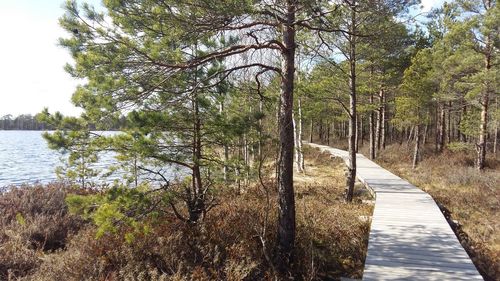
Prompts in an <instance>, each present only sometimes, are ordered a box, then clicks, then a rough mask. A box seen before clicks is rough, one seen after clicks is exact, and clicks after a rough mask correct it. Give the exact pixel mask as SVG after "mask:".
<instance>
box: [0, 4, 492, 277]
mask: <svg viewBox="0 0 500 281" xmlns="http://www.w3.org/2000/svg"><path fill="white" fill-rule="evenodd" d="M418 5H419V1H414V0H408V1H406V0H404V1H401V0H386V1H365V0H342V1H323V0H263V1H249V0H245V1H240V0H218V1H212V0H186V1H170V0H166V1H156V0H104V1H103V7H97V8H94V7H92V6H90V5H88V4H81V3H77V2H76V1H67V2H66V3H65V14H64V15H62V16H61V18H60V25H61V26H62V27H63V28H64V29H65V30H66V31H67V36H66V37H63V38H61V39H60V41H59V44H60V46H62V47H63V48H65V49H67V50H68V52H69V53H70V54H71V56H72V58H73V60H72V61H70V62H68V64H67V65H66V67H65V69H66V71H67V72H68V73H69V74H71V76H73V77H74V78H77V79H81V80H80V81H82V83H81V85H80V86H78V88H77V89H75V92H74V94H73V96H72V102H73V103H74V104H75V105H76V106H78V107H80V108H81V109H82V110H83V113H82V114H81V116H79V117H72V116H63V115H61V114H60V113H51V112H50V111H49V109H46V110H44V111H43V112H41V113H39V114H38V115H37V116H36V120H35V121H34V120H33V118H31V117H29V116H28V117H27V120H28V121H29V122H25V123H23V125H16V126H21V127H22V128H25V127H26V126H28V127H26V128H28V129H29V128H33V129H47V128H51V129H55V132H53V133H45V134H44V137H45V138H46V140H47V142H48V144H49V146H50V147H51V148H52V149H55V150H58V151H61V152H64V153H65V154H63V155H64V157H66V158H67V160H68V166H67V167H66V168H65V169H64V173H65V174H64V173H63V174H64V175H63V176H65V177H64V179H65V180H66V181H65V182H64V183H54V184H51V185H48V186H45V187H42V186H36V187H22V188H17V189H16V188H5V190H4V192H3V193H2V195H1V196H0V215H1V220H0V224H1V225H3V226H4V227H3V229H6V231H3V230H2V231H3V232H4V233H2V232H0V245H6V246H5V247H0V279H2V280H3V279H6V280H17V278H26V280H288V279H290V280H292V279H293V280H336V279H337V278H339V277H340V276H349V277H355V278H359V277H361V272H362V269H363V262H364V258H365V254H366V245H367V239H368V238H367V235H368V232H369V228H370V224H369V222H367V221H366V220H360V218H361V217H366V216H370V214H371V209H372V206H371V205H370V204H369V202H368V203H367V201H370V200H372V199H370V196H369V193H368V192H366V190H364V189H363V187H362V186H361V185H360V184H359V183H357V182H356V164H357V163H356V153H363V154H364V155H366V156H367V157H369V158H370V159H373V160H375V161H379V163H381V164H382V165H383V166H384V167H387V168H388V169H391V170H392V171H394V172H395V173H398V174H399V175H401V176H405V177H407V178H409V179H410V180H411V181H412V182H415V183H417V184H419V185H422V186H423V188H424V189H426V190H428V191H429V193H431V195H433V196H434V197H436V198H438V201H439V203H440V204H443V208H445V209H447V210H448V211H449V210H452V211H454V212H457V213H459V214H461V215H463V214H467V215H464V217H459V218H457V217H453V219H459V220H460V221H461V223H462V224H464V226H463V227H461V228H460V229H459V231H462V232H463V233H464V234H463V235H462V236H463V237H469V238H467V239H468V240H467V241H468V242H467V243H468V245H469V246H470V248H471V249H472V250H469V251H472V252H473V253H474V257H475V258H474V261H475V262H476V265H477V267H478V268H479V269H480V271H481V273H482V274H483V276H484V277H485V278H486V280H495V279H496V278H499V276H500V275H499V274H500V269H499V268H498V262H499V261H500V252H499V250H498V249H499V248H498V247H499V244H498V243H499V242H498V241H499V240H498V239H500V237H499V236H498V232H499V228H498V227H499V225H498V222H495V219H494V218H495V217H497V218H498V206H499V204H500V201H499V200H500V193H499V192H500V190H499V180H500V179H499V172H498V171H499V168H500V165H499V162H498V140H499V136H498V131H499V128H498V127H499V124H500V108H499V100H498V99H499V97H500V96H499V95H500V93H499V71H498V70H499V58H498V48H499V44H500V40H499V23H500V10H499V8H498V7H497V5H496V1H495V0H459V1H453V2H451V3H444V4H443V5H442V7H440V8H438V9H434V10H432V11H430V12H429V13H427V14H425V15H416V13H417V12H416V11H417V10H418ZM19 118H20V117H18V118H16V119H15V120H18V119H19ZM23 118H24V117H23ZM11 119H12V118H11ZM11 119H9V118H3V119H2V120H0V125H1V126H2V127H1V129H9V128H12V127H11V126H12V125H5V124H13V123H12V122H14V123H15V124H20V123H19V122H21V121H12V120H11ZM5 120H7V121H8V122H7V121H5ZM20 120H21V119H20ZM23 120H24V119H23ZM6 122H7V123H6ZM9 122H10V123H9ZM16 122H17V123H16ZM27 124H30V125H27ZM41 124H44V125H41ZM6 126H10V127H6ZM45 126H46V127H45ZM117 128H119V129H120V131H121V133H120V134H112V135H105V134H100V133H98V132H96V131H107V130H114V129H117ZM307 142H311V143H321V144H326V145H330V146H334V147H338V148H341V149H345V150H347V151H348V152H349V161H348V163H347V165H345V166H344V164H343V163H341V162H340V161H337V160H332V159H330V158H329V157H327V156H325V155H321V154H320V153H319V152H318V151H315V150H313V149H311V148H309V147H308V146H307ZM110 151H111V152H113V153H115V154H116V158H117V160H118V161H119V162H120V164H119V166H117V167H110V171H111V172H112V171H113V169H121V170H123V171H124V173H125V174H124V176H123V179H122V180H113V181H110V183H109V184H107V185H105V186H102V184H101V183H100V182H97V181H94V179H95V176H96V175H97V174H100V175H102V174H106V172H103V171H96V170H95V169H94V168H92V164H93V163H95V162H98V161H99V157H100V155H101V154H102V153H108V152H110ZM441 166H443V167H444V166H446V167H447V168H450V169H449V170H440V169H441V168H440V167H441ZM431 168H432V169H431ZM171 169H177V170H180V171H183V172H184V176H183V177H177V178H170V177H169V176H168V174H169V173H168V171H170V170H171ZM452 169H462V170H460V171H464V174H462V177H465V175H467V176H468V178H467V179H465V180H463V181H461V182H458V183H457V182H452V181H451V180H449V181H446V179H448V178H451V177H453V176H454V174H455V173H456V171H458V170H455V171H453V170H452ZM111 172H110V173H111ZM438 180H439V182H438ZM437 186H439V188H437ZM452 188H456V189H452ZM445 190H446V191H445ZM453 193H455V195H456V197H455V198H453V196H452V195H450V194H453ZM462 196H463V197H462ZM482 196H483V197H482ZM467 197H468V198H469V199H470V200H469V201H467V200H466V198H467ZM34 198H36V200H35V201H33V200H32V199H34ZM464 198H465V199H464ZM460 200H464V201H460ZM483 200H489V201H487V202H485V201H483ZM458 202H461V203H460V204H459V203H458ZM461 208H465V209H461ZM480 209H482V210H480ZM471 210H474V212H473V211H471ZM469 211H470V213H469ZM476 216H478V217H476ZM467 220H469V221H470V222H469V223H470V224H467V222H466V221H467ZM49 221H51V222H49ZM471 224H472V225H474V224H475V225H480V224H484V225H485V226H484V228H481V233H479V234H478V233H476V232H475V229H476V228H473V227H471V226H470V225H471ZM45 225H49V226H50V227H44V226H45ZM486 225H487V226H486ZM455 228H457V227H455ZM477 229H479V228H477ZM7 230H8V231H7ZM462 232H461V233H462ZM478 232H479V230H478ZM14 253H15V255H16V258H8V257H9V256H10V257H14ZM40 256H43V258H40ZM488 278H489V279H488ZM22 280H24V279H22Z"/></svg>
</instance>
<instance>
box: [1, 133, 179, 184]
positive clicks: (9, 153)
mask: <svg viewBox="0 0 500 281" xmlns="http://www.w3.org/2000/svg"><path fill="white" fill-rule="evenodd" d="M42 133H43V132H40V131H1V130H0V187H3V186H7V185H21V184H25V183H27V184H33V183H36V182H40V183H48V182H52V181H56V180H57V175H56V173H55V169H56V167H58V166H61V165H62V162H61V156H63V155H61V154H60V153H59V152H57V151H54V150H51V149H49V148H48V146H47V142H46V141H45V139H44V138H43V137H42ZM113 133H116V132H108V134H113ZM63 157H67V156H66V155H64V156H63ZM116 163H117V161H116V160H115V159H114V157H113V156H110V155H104V157H101V158H100V162H99V163H98V164H97V165H96V167H97V168H99V167H103V168H104V167H107V166H109V165H113V164H116ZM182 174H184V175H185V171H184V173H182V172H179V171H176V172H174V171H173V170H172V171H171V172H169V173H167V175H166V177H167V178H170V179H172V178H177V177H179V176H182ZM115 177H117V176H116V175H115ZM110 181H111V179H110Z"/></svg>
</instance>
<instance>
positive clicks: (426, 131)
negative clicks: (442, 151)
mask: <svg viewBox="0 0 500 281" xmlns="http://www.w3.org/2000/svg"><path fill="white" fill-rule="evenodd" d="M428 133H429V125H428V124H425V127H424V136H423V140H422V143H423V144H424V145H425V144H426V143H427V134H428Z"/></svg>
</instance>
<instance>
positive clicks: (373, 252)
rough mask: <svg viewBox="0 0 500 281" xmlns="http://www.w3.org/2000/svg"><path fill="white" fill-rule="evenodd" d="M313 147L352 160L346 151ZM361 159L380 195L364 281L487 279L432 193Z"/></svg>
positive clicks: (361, 176)
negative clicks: (468, 253)
mask: <svg viewBox="0 0 500 281" xmlns="http://www.w3.org/2000/svg"><path fill="white" fill-rule="evenodd" d="M308 145H310V146H312V147H316V148H319V149H321V150H322V151H326V152H329V153H331V154H332V155H334V156H337V157H342V158H343V159H344V161H347V157H348V155H347V152H346V151H343V150H339V149H335V148H331V147H328V146H323V145H317V144H308ZM356 160H357V178H358V180H360V181H361V182H362V183H364V184H365V186H367V187H368V188H370V189H372V190H373V192H374V193H375V197H376V199H375V200H376V201H375V209H374V211H373V217H372V223H371V230H370V238H369V242H368V253H367V257H366V262H365V269H364V273H363V280H483V278H482V277H481V275H480V274H479V273H478V271H477V269H476V267H475V266H474V264H473V263H472V261H471V259H470V258H469V256H468V255H467V253H466V252H465V250H464V249H463V247H462V245H461V244H460V242H459V241H458V239H457V237H456V236H455V233H454V232H453V230H452V229H451V227H450V226H449V224H448V222H447V221H446V219H445V217H444V216H443V214H442V213H441V211H440V210H439V207H438V206H437V204H436V203H435V202H434V200H433V199H432V197H431V196H430V195H429V194H427V193H425V192H423V191H422V190H420V189H418V188H417V187H415V186H414V185H412V184H410V183H409V182H407V181H405V180H403V179H401V178H399V177H398V176H396V175H394V174H392V173H390V172H389V171H387V170H385V169H384V168H382V167H380V166H379V165H377V164H375V163H374V162H372V161H370V160H369V159H368V158H366V157H365V156H363V155H362V154H357V159H356Z"/></svg>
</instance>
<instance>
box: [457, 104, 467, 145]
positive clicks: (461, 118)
mask: <svg viewBox="0 0 500 281" xmlns="http://www.w3.org/2000/svg"><path fill="white" fill-rule="evenodd" d="M464 103H465V102H464ZM466 114H467V105H465V104H464V105H463V107H462V113H461V114H460V119H459V121H458V135H459V136H460V141H461V142H467V138H466V136H465V134H464V133H463V132H462V130H460V125H461V124H462V122H463V120H464V119H465V115H466Z"/></svg>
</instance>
